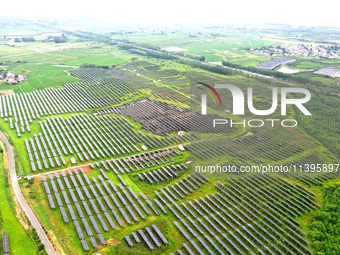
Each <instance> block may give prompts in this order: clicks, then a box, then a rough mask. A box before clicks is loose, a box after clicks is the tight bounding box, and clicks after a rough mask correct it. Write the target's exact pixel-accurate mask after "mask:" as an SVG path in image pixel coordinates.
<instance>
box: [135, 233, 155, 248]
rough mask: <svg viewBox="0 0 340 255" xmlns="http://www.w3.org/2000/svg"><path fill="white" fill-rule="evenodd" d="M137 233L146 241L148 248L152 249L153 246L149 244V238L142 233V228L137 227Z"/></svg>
mask: <svg viewBox="0 0 340 255" xmlns="http://www.w3.org/2000/svg"><path fill="white" fill-rule="evenodd" d="M138 233H139V234H140V236H141V237H142V238H143V240H144V242H145V243H146V245H147V246H148V247H149V249H150V250H153V249H154V247H153V245H152V244H151V242H150V241H149V239H148V238H147V237H146V235H145V234H144V232H143V230H141V229H138Z"/></svg>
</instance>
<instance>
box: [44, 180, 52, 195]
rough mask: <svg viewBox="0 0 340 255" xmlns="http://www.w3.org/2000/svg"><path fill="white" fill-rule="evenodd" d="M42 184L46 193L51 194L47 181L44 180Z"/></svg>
mask: <svg viewBox="0 0 340 255" xmlns="http://www.w3.org/2000/svg"><path fill="white" fill-rule="evenodd" d="M44 186H45V190H46V193H47V194H51V190H50V187H49V186H48V182H47V181H44Z"/></svg>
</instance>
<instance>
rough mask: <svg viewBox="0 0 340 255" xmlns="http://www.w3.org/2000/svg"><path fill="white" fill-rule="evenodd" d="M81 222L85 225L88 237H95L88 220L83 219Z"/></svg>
mask: <svg viewBox="0 0 340 255" xmlns="http://www.w3.org/2000/svg"><path fill="white" fill-rule="evenodd" d="M81 221H82V222H83V225H84V227H85V230H86V233H87V235H88V236H93V233H92V230H91V228H90V225H89V223H88V222H87V220H86V219H85V218H82V219H81Z"/></svg>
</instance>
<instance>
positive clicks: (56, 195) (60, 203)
mask: <svg viewBox="0 0 340 255" xmlns="http://www.w3.org/2000/svg"><path fill="white" fill-rule="evenodd" d="M54 195H55V197H56V199H57V204H58V206H59V207H60V206H63V202H62V201H61V198H60V195H59V193H58V192H56V193H54Z"/></svg>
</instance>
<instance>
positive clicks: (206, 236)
mask: <svg viewBox="0 0 340 255" xmlns="http://www.w3.org/2000/svg"><path fill="white" fill-rule="evenodd" d="M204 237H205V239H207V240H208V241H209V243H210V244H211V245H212V246H213V247H214V248H215V249H216V250H217V251H218V252H219V253H220V254H225V253H224V252H223V251H222V250H221V248H220V247H219V246H218V245H217V244H216V243H215V242H214V241H213V240H212V239H211V238H210V237H209V236H208V235H205V236H204Z"/></svg>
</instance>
